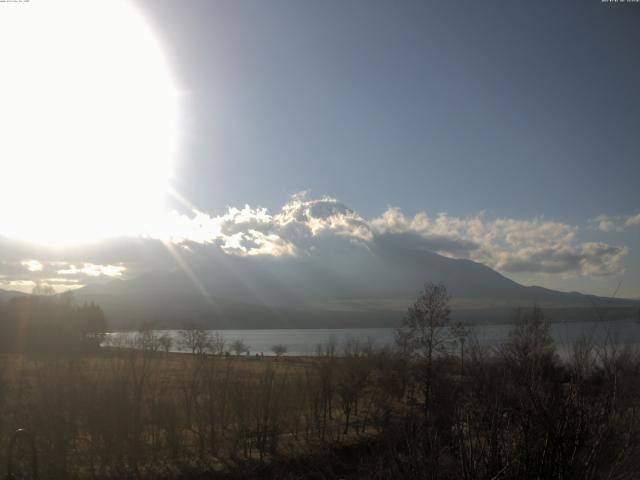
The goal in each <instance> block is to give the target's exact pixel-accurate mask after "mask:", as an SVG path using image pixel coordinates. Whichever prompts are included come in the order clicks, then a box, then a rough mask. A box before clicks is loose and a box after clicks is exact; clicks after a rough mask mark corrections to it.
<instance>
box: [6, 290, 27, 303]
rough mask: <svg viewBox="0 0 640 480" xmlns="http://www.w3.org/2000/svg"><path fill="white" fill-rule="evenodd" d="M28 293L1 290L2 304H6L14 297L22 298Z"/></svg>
mask: <svg viewBox="0 0 640 480" xmlns="http://www.w3.org/2000/svg"><path fill="white" fill-rule="evenodd" d="M24 295H26V293H22V292H17V291H15V290H2V289H0V302H6V301H7V300H10V299H12V298H14V297H22V296H24Z"/></svg>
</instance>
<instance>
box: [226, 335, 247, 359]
mask: <svg viewBox="0 0 640 480" xmlns="http://www.w3.org/2000/svg"><path fill="white" fill-rule="evenodd" d="M229 346H230V348H231V351H232V352H234V353H235V354H236V355H237V356H238V357H239V356H240V355H242V354H243V353H244V352H247V351H249V349H248V348H247V346H246V345H245V343H244V341H243V340H242V339H241V338H238V339H237V340H234V341H233V342H231V345H229Z"/></svg>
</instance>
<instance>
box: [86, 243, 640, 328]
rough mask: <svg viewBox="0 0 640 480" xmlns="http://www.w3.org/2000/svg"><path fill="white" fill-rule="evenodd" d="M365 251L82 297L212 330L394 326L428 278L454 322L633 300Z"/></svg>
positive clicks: (136, 315) (123, 286) (194, 270)
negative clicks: (443, 295) (448, 303)
mask: <svg viewBox="0 0 640 480" xmlns="http://www.w3.org/2000/svg"><path fill="white" fill-rule="evenodd" d="M386 240H387V239H385V237H384V236H380V237H379V238H378V239H376V242H375V244H374V245H373V246H372V247H371V248H369V249H362V248H357V249H347V250H344V251H338V252H337V253H336V251H335V250H334V251H333V252H332V255H327V256H326V257H325V258H323V259H322V261H317V259H314V261H309V260H308V259H306V258H290V259H287V260H286V261H285V260H283V259H278V258H272V257H269V258H267V257H239V256H230V255H215V254H211V255H209V256H207V257H202V256H198V257H197V258H191V259H189V258H188V257H187V261H186V262H185V263H184V264H183V267H184V268H183V269H177V270H174V271H156V272H148V273H146V274H143V275H141V276H138V277H136V278H131V279H127V280H114V281H111V282H109V283H105V284H100V285H98V284H95V285H89V286H87V287H84V288H82V289H79V290H77V291H75V293H74V295H75V296H76V298H77V299H78V300H80V301H95V302H96V303H98V304H100V305H101V306H102V307H103V309H104V310H105V313H106V314H107V316H108V318H109V319H110V321H111V323H112V325H113V327H114V328H135V327H137V326H139V325H140V324H142V323H143V322H152V323H154V324H155V325H156V326H157V327H158V328H177V327H180V326H181V325H182V324H183V323H185V322H187V321H191V322H198V323H201V324H203V325H207V326H209V327H210V328H254V329H255V328H307V327H314V328H322V327H326V328H337V327H372V326H393V325H397V324H398V322H399V321H400V319H401V318H402V315H403V313H404V312H405V311H406V307H407V306H408V305H409V304H410V303H411V301H412V300H413V299H414V298H415V297H416V295H417V293H418V291H419V290H420V289H421V287H422V285H423V284H424V283H425V282H427V281H433V282H442V283H444V284H445V285H446V286H447V288H448V290H449V291H450V293H451V294H452V306H453V314H454V318H455V319H459V320H465V321H469V322H482V323H489V322H505V321H508V320H509V319H510V318H511V317H512V315H513V310H514V308H516V307H519V306H522V307H528V306H531V305H533V304H534V303H537V304H538V305H540V306H542V307H543V308H545V309H546V310H547V312H548V313H549V316H550V318H551V319H552V320H565V321H567V320H569V321H570V320H577V319H584V318H596V315H597V308H599V309H600V310H602V309H603V308H605V309H606V310H607V315H609V316H613V317H615V318H625V317H629V316H632V315H633V313H634V311H635V310H636V309H637V308H638V306H639V305H640V302H638V301H633V300H610V299H605V298H601V297H595V296H591V295H583V294H581V293H578V292H570V293H566V292H559V291H554V290H549V289H545V288H542V287H527V286H523V285H520V284H518V283H516V282H514V281H512V280H510V279H508V278H506V277H504V276H503V275H501V274H500V273H498V272H496V271H495V270H492V269H491V268H489V267H487V266H485V265H482V264H480V263H477V262H473V261H470V260H463V259H452V258H448V257H445V256H442V255H439V254H436V253H433V252H431V251H426V250H424V251H419V252H417V253H416V250H415V248H414V245H413V244H412V238H411V236H406V238H403V241H401V242H399V241H398V236H397V235H396V236H394V238H393V241H392V242H390V244H386V243H385V241H386Z"/></svg>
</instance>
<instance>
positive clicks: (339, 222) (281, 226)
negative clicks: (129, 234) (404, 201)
mask: <svg viewBox="0 0 640 480" xmlns="http://www.w3.org/2000/svg"><path fill="white" fill-rule="evenodd" d="M631 218H634V220H631ZM172 219H173V220H172V222H170V223H169V224H168V225H169V228H171V229H173V231H172V233H171V235H164V236H162V235H160V236H158V238H164V239H167V238H168V239H171V241H172V242H174V243H178V244H181V243H185V244H186V243H189V242H194V243H199V244H217V245H219V246H220V248H221V249H222V250H223V251H224V252H225V253H227V254H230V255H239V256H255V255H270V256H299V255H313V254H314V253H315V252H317V251H318V248H319V247H320V246H321V245H323V244H327V243H326V242H329V241H331V242H332V243H331V245H332V246H333V247H335V246H336V243H335V242H336V241H338V240H340V239H342V240H345V241H347V242H349V243H351V244H353V245H359V246H362V247H365V248H368V247H369V246H370V245H371V244H372V242H374V241H375V238H376V237H377V236H380V235H387V236H388V235H399V234H415V235H418V236H419V238H421V239H422V241H423V245H422V248H424V249H425V250H431V251H434V252H437V253H439V254H441V255H445V256H448V257H456V258H468V259H471V260H474V261H477V262H480V263H483V264H485V265H487V266H489V267H491V268H494V269H496V270H498V271H500V272H503V273H520V272H529V273H547V274H564V275H566V274H571V275H583V276H604V275H611V274H615V273H619V272H621V271H622V258H623V257H624V256H625V255H626V254H627V253H628V249H627V248H625V247H618V246H612V245H608V244H602V243H589V242H586V243H585V242H580V241H579V240H578V233H579V228H578V227H577V226H575V225H570V224H567V223H561V222H554V221H549V220H546V219H544V218H533V219H511V218H497V219H488V218H487V217H486V214H484V213H479V214H478V215H475V216H472V217H466V218H461V217H453V216H450V215H448V214H447V213H439V214H437V215H435V216H433V217H431V216H429V215H428V214H427V213H426V212H420V213H418V214H416V215H415V216H413V217H407V216H405V215H404V213H403V212H402V210H401V209H399V208H397V207H390V208H388V209H387V210H386V211H385V212H384V213H383V214H382V215H381V216H379V217H376V218H373V219H371V220H366V219H364V218H363V217H362V216H360V215H359V214H357V213H356V212H354V211H353V210H351V209H349V208H347V207H346V206H344V205H343V204H341V203H339V202H338V201H337V200H336V199H335V198H331V197H321V198H319V199H309V198H308V195H307V192H302V193H300V194H296V195H293V196H292V197H291V199H290V200H289V202H287V203H286V204H285V205H284V206H283V207H282V209H281V210H280V212H277V213H276V214H271V213H270V212H269V211H268V210H267V209H264V208H252V207H250V206H248V205H245V206H244V207H243V208H241V209H238V208H229V209H228V210H227V212H226V213H225V214H224V215H220V216H217V217H211V216H209V215H207V214H205V213H202V212H197V211H196V212H194V214H193V216H192V217H188V216H186V215H180V216H179V215H177V214H173V216H172ZM629 221H630V222H631V221H636V220H635V217H630V219H629ZM638 221H639V222H640V219H638ZM327 245H328V244H327Z"/></svg>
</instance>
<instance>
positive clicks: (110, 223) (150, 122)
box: [0, 0, 177, 244]
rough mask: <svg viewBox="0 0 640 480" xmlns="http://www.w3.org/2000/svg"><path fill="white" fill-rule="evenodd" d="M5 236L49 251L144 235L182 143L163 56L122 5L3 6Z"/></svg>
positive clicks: (0, 191)
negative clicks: (50, 247)
mask: <svg viewBox="0 0 640 480" xmlns="http://www.w3.org/2000/svg"><path fill="white" fill-rule="evenodd" d="M2 7H3V8H2V12H1V15H0V59H1V62H0V86H1V88H0V164H1V165H0V178H1V179H2V181H1V184H0V236H7V237H12V238H19V239H24V240H29V241H33V242H38V243H45V244H69V243H78V242H83V241H93V240H96V239H101V238H105V237H111V236H116V235H123V234H124V235H127V234H135V233H139V232H141V231H144V228H145V224H147V223H148V222H152V221H153V220H154V218H155V217H156V216H157V215H158V214H160V212H161V211H162V208H163V201H164V197H165V194H166V192H167V189H168V180H169V177H170V175H171V173H172V167H173V160H174V157H175V155H176V143H177V94H176V89H175V87H174V85H173V81H172V75H171V72H170V70H169V68H168V65H167V63H166V60H165V58H164V56H163V52H162V49H161V47H160V45H159V43H158V41H157V40H156V38H155V36H154V34H153V32H152V30H151V28H150V27H149V25H148V24H147V22H146V21H145V19H144V18H143V16H142V15H141V14H140V13H139V12H138V11H137V10H136V9H135V8H134V7H133V6H132V5H131V4H129V3H127V2H124V1H117V0H116V1H114V0H110V1H108V2H106V1H101V2H97V1H87V0H78V1H56V2H50V1H37V2H29V3H6V4H4V5H3V6H2Z"/></svg>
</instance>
